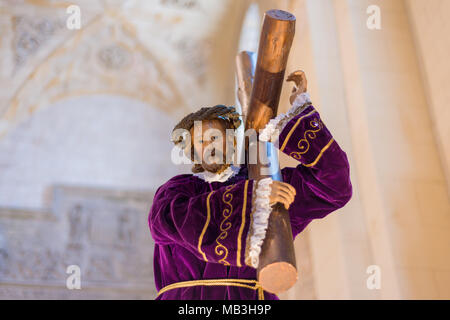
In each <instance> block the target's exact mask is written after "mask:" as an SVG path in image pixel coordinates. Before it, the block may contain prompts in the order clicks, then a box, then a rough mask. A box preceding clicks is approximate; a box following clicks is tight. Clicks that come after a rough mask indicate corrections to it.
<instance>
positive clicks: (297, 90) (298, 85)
mask: <svg viewBox="0 0 450 320" xmlns="http://www.w3.org/2000/svg"><path fill="white" fill-rule="evenodd" d="M286 81H293V82H294V87H293V88H292V92H291V95H290V97H289V102H290V103H291V105H292V104H293V103H294V101H295V98H297V96H298V95H299V94H301V93H304V92H306V89H307V85H308V82H307V80H306V75H305V73H304V72H303V71H302V70H296V71H294V72H292V73H291V74H290V75H289V76H288V77H287V79H286Z"/></svg>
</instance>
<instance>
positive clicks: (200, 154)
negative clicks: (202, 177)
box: [190, 120, 227, 172]
mask: <svg viewBox="0 0 450 320" xmlns="http://www.w3.org/2000/svg"><path fill="white" fill-rule="evenodd" d="M190 132H191V137H192V146H193V148H194V152H195V153H196V157H197V159H199V160H200V161H201V165H202V167H203V169H205V170H207V171H210V172H220V171H221V170H223V169H225V168H226V167H227V164H226V148H227V136H226V125H225V123H224V122H223V121H220V120H203V121H202V126H201V130H198V129H197V130H194V127H193V128H191V130H190Z"/></svg>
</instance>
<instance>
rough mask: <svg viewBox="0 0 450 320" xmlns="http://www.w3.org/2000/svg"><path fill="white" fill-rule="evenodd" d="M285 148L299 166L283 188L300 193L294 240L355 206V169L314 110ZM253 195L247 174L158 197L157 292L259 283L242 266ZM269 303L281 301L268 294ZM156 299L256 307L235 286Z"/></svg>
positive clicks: (187, 183) (179, 187) (179, 180)
mask: <svg viewBox="0 0 450 320" xmlns="http://www.w3.org/2000/svg"><path fill="white" fill-rule="evenodd" d="M279 147H280V150H281V151H282V152H284V153H286V154H288V155H289V156H291V157H294V158H295V159H297V160H298V161H299V162H300V164H299V165H298V166H297V167H296V168H283V169H282V177H283V181H284V182H288V183H290V184H291V185H292V186H293V187H294V188H295V189H296V191H297V194H296V197H295V200H294V202H293V203H292V205H291V206H290V208H289V215H290V221H291V225H292V233H293V236H294V238H295V237H296V236H297V235H298V234H299V233H300V232H301V231H302V230H303V229H305V227H306V226H307V225H308V224H309V223H310V222H311V221H312V220H313V219H318V218H323V217H325V216H326V215H327V214H329V213H331V212H333V211H334V210H336V209H339V208H341V207H343V206H344V205H345V204H346V203H347V202H348V201H349V200H350V198H351V196H352V185H351V182H350V169H349V163H348V160H347V156H346V154H345V152H344V151H342V149H341V148H340V147H339V145H338V143H337V142H336V141H335V140H334V139H333V137H332V135H331V133H330V132H329V131H328V129H327V128H326V127H325V125H324V124H323V122H322V120H321V119H320V115H319V114H318V112H317V111H316V110H315V109H314V107H313V106H312V105H310V106H308V107H306V109H304V110H303V111H302V112H301V113H300V114H298V115H296V116H295V117H293V118H292V119H291V120H289V122H288V123H287V124H286V125H285V127H284V128H283V130H282V132H281V134H280V136H279ZM253 187H254V183H253V180H248V176H247V169H246V168H245V167H242V168H241V170H240V172H239V173H238V174H237V175H235V176H233V177H231V178H230V179H229V180H228V181H226V182H212V183H207V182H205V181H204V180H202V179H200V178H199V177H196V176H194V175H192V174H184V175H178V176H175V177H174V178H172V179H170V180H169V181H168V182H166V183H165V184H164V185H162V186H161V187H160V188H159V189H158V190H157V192H156V194H155V197H154V200H153V205H152V207H151V210H150V214H149V226H150V231H151V234H152V237H153V240H154V241H155V251H154V274H155V283H156V288H157V290H158V291H159V290H160V289H161V288H163V287H165V286H167V285H169V284H172V283H175V282H181V281H188V280H201V279H202V280H203V279H225V278H229V279H256V269H254V268H252V267H250V266H247V265H246V264H245V262H244V261H245V249H246V245H247V243H246V241H247V233H248V230H249V226H250V223H251V221H252V219H251V216H250V215H251V209H252V208H251V205H252V196H253ZM255 188H256V185H255ZM264 298H265V299H268V300H276V299H278V297H277V296H276V295H274V294H271V293H268V292H264ZM157 299H158V300H159V299H171V300H174V299H177V300H178V299H184V300H193V299H214V300H238V299H242V300H257V299H258V292H257V291H256V290H252V289H249V288H242V287H235V286H215V287H211V286H194V287H187V288H177V289H172V290H169V291H166V292H165V293H162V294H161V295H160V296H158V298H157Z"/></svg>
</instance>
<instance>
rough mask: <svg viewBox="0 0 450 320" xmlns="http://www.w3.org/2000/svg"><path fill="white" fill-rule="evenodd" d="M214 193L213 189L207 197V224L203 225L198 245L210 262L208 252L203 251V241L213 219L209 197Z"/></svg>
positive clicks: (204, 257)
mask: <svg viewBox="0 0 450 320" xmlns="http://www.w3.org/2000/svg"><path fill="white" fill-rule="evenodd" d="M213 193H214V191H211V192H210V193H209V194H208V197H207V198H206V222H205V225H204V226H203V230H202V233H201V234H200V237H199V238H198V247H197V248H198V251H199V252H200V253H201V254H202V256H203V259H205V261H206V262H208V259H207V258H206V254H205V253H204V252H203V251H202V241H203V236H204V235H205V232H206V229H208V225H209V221H211V206H210V204H209V198H211V196H212V194H213Z"/></svg>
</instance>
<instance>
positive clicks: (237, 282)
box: [156, 279, 264, 300]
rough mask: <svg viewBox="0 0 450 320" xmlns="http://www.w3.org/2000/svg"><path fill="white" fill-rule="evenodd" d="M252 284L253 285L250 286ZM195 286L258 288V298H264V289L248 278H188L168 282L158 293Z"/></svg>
mask: <svg viewBox="0 0 450 320" xmlns="http://www.w3.org/2000/svg"><path fill="white" fill-rule="evenodd" d="M252 285H253V286H252ZM195 286H235V287H241V288H248V289H252V290H258V300H264V289H263V287H262V286H261V284H260V283H259V282H258V281H257V280H250V279H207V280H190V281H180V282H175V283H172V284H169V285H167V286H165V287H163V288H162V289H161V290H159V292H158V295H157V296H156V297H159V295H160V294H163V293H164V292H167V291H169V290H172V289H178V288H187V287H195Z"/></svg>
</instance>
